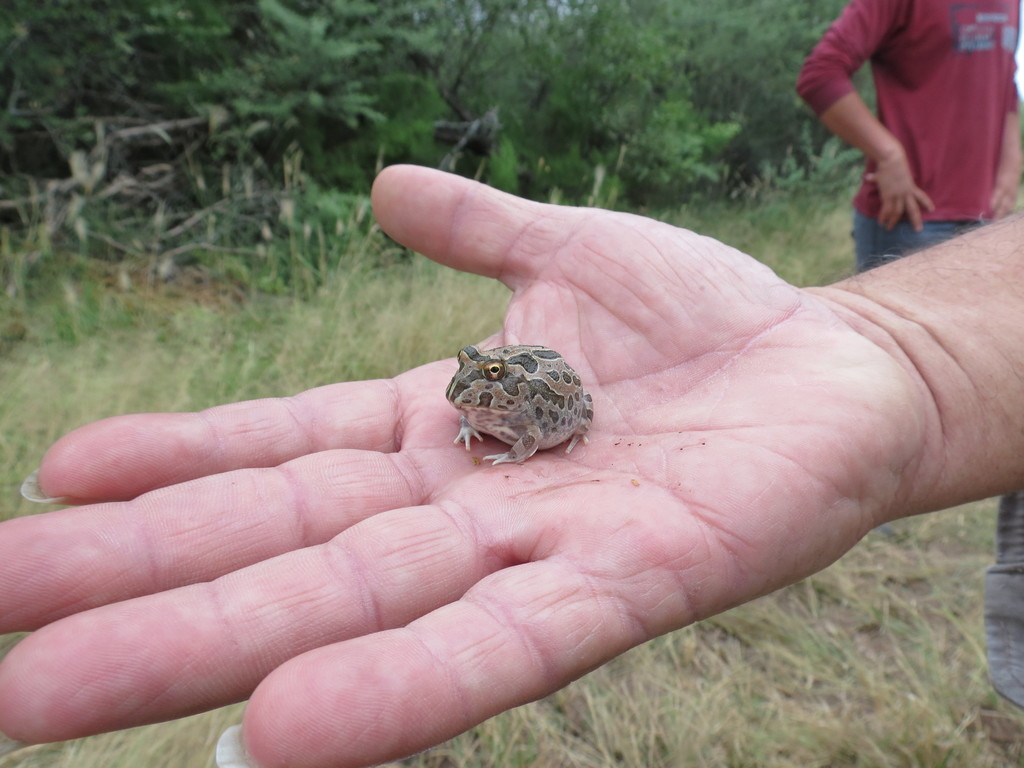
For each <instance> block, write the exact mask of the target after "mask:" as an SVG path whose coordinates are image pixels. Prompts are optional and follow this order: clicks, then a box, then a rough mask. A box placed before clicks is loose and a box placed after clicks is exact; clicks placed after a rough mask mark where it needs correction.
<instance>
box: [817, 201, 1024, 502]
mask: <svg viewBox="0 0 1024 768" xmlns="http://www.w3.org/2000/svg"><path fill="white" fill-rule="evenodd" d="M1022 242H1024V217H1022V216H1020V215H1018V216H1014V217H1012V218H1009V219H1006V220H1005V221H1003V222H999V223H996V224H993V225H990V226H987V227H984V228H982V229H979V230H975V231H974V232H971V233H968V234H967V235H965V236H963V237H961V238H958V239H956V240H952V241H949V242H947V243H944V244H942V245H940V246H937V247H935V248H933V249H931V250H929V251H927V252H925V253H922V254H919V255H916V256H910V257H907V258H906V259H903V260H900V261H898V262H896V263H893V264H891V265H888V266H886V267H884V268H881V269H878V270H872V271H871V272H868V273H865V274H863V275H859V276H856V277H853V278H850V279H848V280H845V281H843V282H841V283H837V284H836V285H834V286H830V287H829V288H824V289H820V293H821V294H822V295H824V296H827V297H828V298H829V299H830V300H832V301H834V302H836V303H837V304H840V305H842V306H844V307H846V309H847V310H849V311H850V313H851V314H850V317H849V318H848V320H849V322H850V323H851V324H852V325H854V326H855V327H856V328H857V329H858V330H860V331H861V332H862V333H864V334H865V335H866V336H868V337H869V338H872V339H873V340H874V341H875V342H876V343H877V344H878V345H879V346H881V347H883V348H885V349H887V350H889V351H890V352H891V354H892V355H893V356H894V357H895V358H896V359H898V360H900V361H901V363H902V364H903V365H904V366H905V367H906V369H907V370H908V372H910V374H911V376H912V377H914V378H916V379H917V381H918V382H919V387H920V396H921V397H922V398H923V402H922V406H923V407H922V408H920V409H919V412H920V413H921V414H923V416H922V417H921V418H924V419H925V421H926V422H927V423H926V428H925V430H924V433H925V435H926V440H925V444H924V446H923V450H922V452H921V454H920V456H919V458H918V460H917V462H915V464H914V466H913V467H912V469H911V470H910V471H907V472H906V473H905V476H904V477H903V478H901V493H900V494H899V497H898V498H896V499H895V500H894V501H895V503H894V506H893V509H892V515H891V516H892V517H900V516H903V515H905V514H909V513H914V512H922V511H926V510H930V509H938V508H942V507H946V506H951V505H953V504H956V503H958V502H961V501H964V500H968V499H975V498H982V497H985V496H988V495H993V494H996V493H1000V492H1004V491H1009V490H1013V489H1017V488H1021V487H1024V460H1022V458H1021V457H1024V378H1022V376H1021V371H1022V370H1024V295H1022V292H1021V286H1022V285H1024V248H1022V247H1021V243H1022Z"/></svg>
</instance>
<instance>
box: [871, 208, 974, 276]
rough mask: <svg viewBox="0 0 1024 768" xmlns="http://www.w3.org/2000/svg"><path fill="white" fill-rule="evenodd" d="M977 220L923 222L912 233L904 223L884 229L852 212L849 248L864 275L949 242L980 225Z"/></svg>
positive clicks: (911, 227) (909, 226) (873, 221)
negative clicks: (920, 228)
mask: <svg viewBox="0 0 1024 768" xmlns="http://www.w3.org/2000/svg"><path fill="white" fill-rule="evenodd" d="M982 223H983V222H981V221H926V222H924V229H922V230H921V231H920V232H915V231H914V228H913V226H911V224H910V222H908V221H901V222H900V223H899V224H897V225H896V226H895V227H893V228H892V229H886V228H885V227H883V226H882V225H881V224H879V223H878V219H872V218H869V217H867V216H865V215H864V214H863V213H861V212H860V211H857V210H855V211H854V212H853V247H854V250H855V252H856V254H857V271H858V272H866V271H867V270H869V269H874V268H875V267H880V266H881V265H882V264H887V263H889V262H890V261H895V260H896V259H898V258H900V257H901V256H906V255H907V254H909V253H913V252H914V251H920V250H923V249H924V248H928V247H929V246H932V245H935V244H937V243H941V242H942V241H943V240H949V239H950V238H951V237H956V236H957V235H959V234H961V233H963V232H966V231H967V230H968V229H971V228H972V227H976V226H978V225H979V224H982Z"/></svg>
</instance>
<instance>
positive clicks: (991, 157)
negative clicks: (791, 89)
mask: <svg viewBox="0 0 1024 768" xmlns="http://www.w3.org/2000/svg"><path fill="white" fill-rule="evenodd" d="M1019 16H1020V12H1019V6H1018V4H1017V0H978V1H977V2H954V1H953V0H853V2H851V3H850V4H849V5H847V6H846V8H845V9H844V10H843V13H842V15H841V16H840V17H839V18H838V19H837V20H836V21H835V22H834V23H833V24H832V26H831V27H829V29H828V31H827V32H826V33H825V35H824V37H822V39H821V41H820V42H819V43H818V44H817V45H816V46H815V48H814V50H813V51H812V52H811V55H810V56H808V57H807V60H806V61H805V62H804V65H803V68H802V69H801V70H800V77H799V79H798V81H797V91H798V93H799V94H800V96H801V97H802V98H803V99H804V101H806V102H807V103H808V104H809V105H810V106H811V108H812V109H813V110H814V111H815V112H816V113H817V114H819V115H820V114H821V113H822V112H824V111H825V110H827V109H828V108H829V107H830V106H832V104H834V103H835V102H836V101H837V100H838V99H840V98H841V97H843V96H845V95H846V94H847V93H849V92H850V91H852V90H853V84H852V82H851V81H850V77H851V76H852V75H853V73H854V72H856V71H857V69H859V68H860V66H861V65H862V64H863V63H864V62H865V61H867V60H870V61H871V70H872V74H873V76H874V81H875V90H876V93H877V96H878V117H879V119H880V120H881V121H882V123H883V124H884V125H885V126H886V128H888V129H889V130H890V131H891V132H892V133H893V134H894V135H895V136H896V138H897V139H899V140H900V142H901V143H902V144H903V147H904V149H905V151H906V153H907V159H908V161H909V163H910V169H911V171H912V173H913V174H914V179H915V181H916V183H917V185H918V186H919V187H920V188H921V189H923V190H924V191H925V192H927V193H928V195H929V196H930V197H931V198H932V200H933V201H934V203H935V210H934V211H931V212H926V213H925V214H924V217H925V218H926V219H929V220H934V221H946V220H970V219H983V218H990V217H991V216H992V210H991V199H992V191H993V187H994V185H995V174H996V168H997V165H998V162H999V155H1000V151H1001V147H1002V136H1003V127H1004V125H1005V121H1006V117H1007V113H1008V112H1011V111H1014V110H1016V109H1017V99H1018V97H1017V91H1016V87H1015V84H1014V81H1013V78H1014V73H1015V70H1016V68H1015V64H1014V51H1015V49H1016V46H1017V26H1018V23H1019ZM874 167H875V163H874V162H873V161H872V160H870V159H868V160H867V171H868V172H870V171H873V170H874ZM854 207H856V209H857V210H858V211H860V212H861V213H863V214H864V215H865V216H870V217H877V216H878V213H879V211H880V209H881V200H880V198H879V195H878V188H877V187H876V185H874V184H871V183H868V182H864V183H863V184H861V187H860V189H859V190H858V191H857V195H856V197H855V198H854Z"/></svg>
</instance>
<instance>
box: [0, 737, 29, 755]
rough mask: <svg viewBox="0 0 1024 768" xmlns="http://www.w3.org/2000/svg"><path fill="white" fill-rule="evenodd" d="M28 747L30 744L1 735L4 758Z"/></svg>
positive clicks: (0, 747)
mask: <svg viewBox="0 0 1024 768" xmlns="http://www.w3.org/2000/svg"><path fill="white" fill-rule="evenodd" d="M27 746H28V744H26V743H25V742H23V741H15V740H14V739H9V738H7V737H6V736H4V735H3V734H2V733H0V757H3V756H4V755H9V754H11V753H12V752H17V751H18V750H19V749H23V748H25V747H27Z"/></svg>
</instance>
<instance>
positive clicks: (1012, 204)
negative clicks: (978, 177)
mask: <svg viewBox="0 0 1024 768" xmlns="http://www.w3.org/2000/svg"><path fill="white" fill-rule="evenodd" d="M1019 190H1020V166H1019V164H1018V166H1017V168H1016V169H1012V168H1007V169H1004V168H1000V170H999V172H998V173H997V174H996V184H995V188H994V189H993V190H992V217H993V218H995V219H1001V218H1003V217H1004V216H1008V215H1009V214H1011V213H1013V211H1014V209H1015V208H1016V207H1017V193H1018V191H1019Z"/></svg>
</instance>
